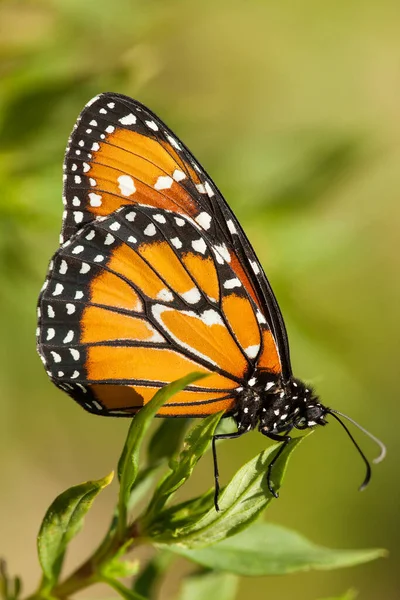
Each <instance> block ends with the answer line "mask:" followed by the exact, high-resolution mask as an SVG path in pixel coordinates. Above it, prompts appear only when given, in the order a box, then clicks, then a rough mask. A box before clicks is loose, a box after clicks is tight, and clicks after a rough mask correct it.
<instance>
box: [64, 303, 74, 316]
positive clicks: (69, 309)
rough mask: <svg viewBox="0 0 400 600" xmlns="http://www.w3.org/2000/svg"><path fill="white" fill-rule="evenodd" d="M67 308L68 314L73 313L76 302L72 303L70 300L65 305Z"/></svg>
mask: <svg viewBox="0 0 400 600" xmlns="http://www.w3.org/2000/svg"><path fill="white" fill-rule="evenodd" d="M65 308H66V309H67V314H69V315H73V314H74V312H75V310H76V308H75V304H71V302H68V303H67V304H66V305H65Z"/></svg>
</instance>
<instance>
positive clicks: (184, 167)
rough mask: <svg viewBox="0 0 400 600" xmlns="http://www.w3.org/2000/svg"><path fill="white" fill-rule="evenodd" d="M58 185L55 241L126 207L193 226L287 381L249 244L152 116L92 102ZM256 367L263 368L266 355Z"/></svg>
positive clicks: (109, 99) (112, 98)
mask: <svg viewBox="0 0 400 600" xmlns="http://www.w3.org/2000/svg"><path fill="white" fill-rule="evenodd" d="M64 179H65V185H64V203H65V205H66V210H65V212H64V221H63V229H62V238H61V239H62V241H65V240H68V239H69V238H70V237H71V236H72V235H74V233H76V231H77V230H78V229H80V228H81V227H82V226H83V225H85V224H87V223H90V222H92V221H93V220H94V219H96V218H97V217H99V216H106V215H110V214H112V213H113V212H115V211H116V210H117V209H118V208H120V207H121V206H127V205H131V206H132V205H138V204H139V205H146V206H152V207H158V208H162V209H166V210H170V211H172V212H173V213H175V214H176V215H177V216H182V217H183V216H184V217H189V218H191V219H192V220H193V221H194V222H196V224H197V226H198V227H199V228H200V229H201V230H202V235H203V237H204V239H205V240H207V241H208V242H209V243H210V244H211V246H212V248H213V252H214V254H215V252H217V253H219V254H220V255H223V256H224V257H225V259H226V260H227V261H228V262H229V264H230V267H231V269H232V270H233V271H234V273H235V274H236V276H237V278H238V279H239V280H240V281H241V283H242V285H243V286H244V288H245V289H246V291H247V293H248V295H249V296H250V297H251V298H252V300H253V301H254V302H255V303H256V305H257V306H258V308H259V309H260V310H261V312H262V313H263V314H264V315H265V318H266V320H267V322H268V323H269V325H270V328H271V330H272V332H273V336H274V339H275V343H276V346H277V349H278V353H279V358H280V363H281V371H282V374H283V377H284V379H288V378H289V377H290V375H291V367H290V357H289V347H288V342H287V335H286V330H285V325H284V322H283V318H282V315H281V312H280V309H279V306H278V304H277V301H276V299H275V297H274V295H273V292H272V290H271V287H270V285H269V282H268V280H267V278H266V276H265V273H264V272H263V269H262V267H261V265H260V263H259V261H258V259H257V257H256V255H255V253H254V250H253V248H252V247H251V244H250V242H249V241H248V239H247V237H246V235H245V234H244V232H243V230H242V228H241V226H240V224H239V223H238V221H237V219H236V218H235V216H234V215H233V213H232V211H231V210H230V208H229V206H228V205H227V204H226V202H225V200H224V199H223V197H222V195H221V193H220V192H219V190H218V188H217V187H216V186H215V184H214V183H213V181H212V180H211V179H210V177H209V176H208V175H207V173H206V172H205V171H204V169H203V168H202V167H201V165H200V164H199V163H198V162H197V161H196V159H195V158H194V157H193V155H192V154H191V153H190V151H189V150H188V148H187V147H186V146H185V145H184V144H183V143H182V142H181V141H180V140H179V139H178V138H177V137H176V136H175V135H174V134H173V133H172V132H171V130H170V129H168V127H166V125H165V124H164V123H163V122H162V121H161V120H160V119H159V118H158V117H157V116H156V115H154V113H152V112H151V111H150V110H148V109H147V108H146V107H145V106H143V105H142V104H140V103H139V102H137V101H134V100H132V99H130V98H128V97H126V96H121V95H119V94H113V93H106V94H101V95H100V96H97V97H96V98H94V99H93V100H92V101H91V102H89V103H88V105H87V106H86V107H85V109H84V110H83V112H82V113H81V115H80V117H79V119H78V122H77V124H76V126H75V129H74V131H73V133H72V135H71V137H70V140H69V145H68V148H67V153H66V157H65V174H64ZM261 362H262V364H263V365H264V364H265V365H268V362H269V359H268V356H267V355H265V356H263V357H262V361H261ZM271 364H273V359H272V362H271Z"/></svg>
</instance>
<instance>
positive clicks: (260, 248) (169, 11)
mask: <svg viewBox="0 0 400 600" xmlns="http://www.w3.org/2000/svg"><path fill="white" fill-rule="evenodd" d="M399 28H400V6H399V3H398V2H397V0H381V1H380V2H374V1H373V0H351V1H349V0H335V1H330V0H328V1H326V2H318V1H317V0H304V1H303V2H289V1H287V0H283V1H282V2H279V3H277V2H272V1H264V2H260V1H257V0H248V1H247V2H240V1H237V0H236V1H235V0H220V1H219V2H214V1H211V0H202V1H201V2H198V1H196V0H180V1H178V0H175V1H174V0H159V1H156V0H143V1H138V0H113V1H112V2H109V1H103V0H86V1H85V2H82V1H81V0H38V1H32V2H28V1H25V2H23V1H19V2H18V1H8V0H5V1H4V0H3V1H2V2H0V60H1V63H0V77H1V81H0V122H1V151H0V152H1V154H0V304H1V310H0V322H1V325H0V327H1V336H0V353H1V354H0V365H1V367H0V386H1V398H0V402H1V413H0V414H1V418H0V461H1V484H0V531H1V536H0V539H1V554H2V555H4V556H6V557H7V559H8V562H9V568H10V570H11V571H12V572H18V573H20V574H21V575H22V576H23V577H24V580H25V582H26V584H27V591H29V590H30V589H33V586H34V584H35V582H36V580H37V577H38V575H39V569H38V564H37V559H36V556H35V535H36V532H37V529H38V526H39V522H40V519H41V518H42V516H43V514H44V511H45V509H46V508H47V506H48V504H49V503H50V501H51V500H52V499H53V498H54V496H55V495H56V494H58V493H59V492H60V491H62V490H63V489H65V488H66V487H68V486H70V485H73V484H75V483H78V482H81V481H84V480H87V479H92V478H98V477H101V476H104V475H105V474H106V473H108V472H109V471H110V470H111V469H112V468H113V467H114V466H115V463H116V460H117V457H118V453H119V451H120V449H121V445H122V443H123V440H124V436H125V432H126V429H127V426H128V422H127V421H121V420H118V419H102V418H97V417H94V416H91V415H89V414H86V413H85V412H84V411H83V410H81V409H79V408H78V407H77V406H76V405H75V404H74V403H73V402H72V401H71V400H70V399H69V398H68V397H67V396H65V395H63V394H62V393H61V392H59V391H58V390H57V389H56V388H55V387H53V386H52V384H51V383H50V382H49V381H48V379H47V376H46V374H45V372H44V370H43V368H42V365H41V362H40V360H39V359H38V357H37V355H36V352H35V326H36V323H35V308H36V307H35V304H36V298H37V295H38V292H39V289H40V287H41V285H42V281H43V278H44V275H45V272H46V268H47V263H48V260H49V258H50V255H51V254H52V253H53V251H54V250H55V249H56V247H57V241H58V233H59V228H60V221H61V212H62V204H61V185H62V183H61V166H62V159H63V153H64V148H65V145H66V140H67V137H68V135H69V132H70V130H71V128H72V126H73V124H74V122H75V119H76V117H77V115H78V113H79V111H80V110H81V109H82V107H83V105H84V104H85V103H86V102H87V101H88V100H89V99H90V98H91V97H92V96H93V95H95V94H97V93H99V92H102V91H115V92H120V93H124V94H128V95H131V96H133V97H135V98H137V99H139V100H140V101H141V102H143V103H145V104H148V105H149V107H151V109H152V110H153V111H155V112H157V113H158V114H159V115H160V116H161V117H162V118H163V119H164V120H165V121H166V122H167V123H168V124H169V126H170V127H171V128H172V129H174V130H175V131H176V133H177V135H178V136H179V137H181V138H182V139H183V140H184V141H185V142H186V143H187V144H188V145H189V147H190V148H191V149H192V151H193V152H194V153H195V154H196V156H197V157H198V158H199V159H200V161H201V162H202V163H203V164H204V166H205V167H206V169H207V170H208V171H209V172H210V174H211V175H212V177H213V178H214V179H215V181H216V182H217V185H218V186H219V187H220V189H221V190H222V192H223V193H224V195H225V197H226V198H227V199H228V201H229V203H230V204H231V206H232V207H233V209H234V210H235V212H236V214H237V215H238V217H239V218H240V220H241V222H242V224H243V226H244V228H245V230H246V232H247V233H248V236H249V237H250V239H251V241H252V242H253V244H254V246H255V249H256V251H257V252H258V254H259V256H260V259H261V261H262V263H263V265H264V267H265V270H266V272H267V273H268V276H269V278H270V280H271V282H272V285H273V287H274V289H275V291H276V294H277V297H278V299H279V302H280V304H281V308H282V311H283V314H284V316H285V318H286V321H287V326H288V330H289V335H290V340H291V348H292V356H293V364H294V369H295V373H296V374H297V376H299V377H301V378H304V379H306V380H308V381H310V382H312V383H313V384H314V385H315V386H316V387H317V389H318V391H319V392H320V395H321V397H322V399H323V401H324V403H326V404H328V405H331V406H333V407H335V408H337V409H339V410H342V411H344V412H346V413H348V414H350V415H351V416H352V417H353V418H355V419H357V420H358V421H360V422H361V423H363V424H364V425H365V426H366V427H368V428H369V429H371V430H372V431H373V432H374V433H375V434H376V435H378V436H380V437H382V438H383V439H384V440H385V442H386V443H387V445H388V450H389V454H388V458H387V460H386V461H385V462H384V463H383V464H382V465H379V466H378V467H377V468H376V469H375V471H374V475H373V480H372V484H371V486H370V488H369V489H368V490H367V491H365V492H364V493H362V494H359V493H358V492H357V486H358V484H359V483H360V482H361V480H362V478H363V475H364V470H363V465H362V463H361V461H360V460H359V458H358V457H357V455H356V453H355V451H354V450H353V448H352V447H351V444H350V442H349V440H348V439H347V438H346V437H345V435H344V433H343V432H342V431H341V430H340V429H339V427H337V426H335V425H334V424H332V425H331V426H330V427H327V428H325V429H324V430H323V431H322V430H320V431H318V432H317V433H315V434H314V435H313V436H311V438H310V439H308V440H307V442H306V443H305V444H303V445H302V447H301V448H300V449H299V450H298V451H297V452H296V453H295V456H294V457H293V460H292V462H291V465H290V469H289V472H288V474H287V477H286V481H285V486H284V489H283V491H282V494H281V498H280V499H279V501H277V502H274V503H273V505H272V506H271V507H270V509H269V511H268V514H267V517H268V519H270V520H272V521H274V522H276V523H280V524H283V525H286V526H288V527H293V528H296V529H298V530H299V531H300V532H302V533H303V534H305V535H307V536H308V537H310V538H311V539H313V540H314V541H315V542H317V543H320V544H323V545H327V546H332V547H343V548H357V547H374V546H381V547H385V548H388V549H389V550H390V556H389V558H387V559H382V560H380V561H377V562H374V563H371V564H367V565H364V566H360V567H357V568H353V569H349V570H342V571H332V572H326V573H323V572H319V573H305V574H300V575H292V576H287V577H275V578H257V579H243V580H242V581H241V583H240V589H239V595H238V598H239V599H242V598H248V597H251V598H253V599H254V600H261V599H263V598H270V597H280V598H283V599H291V598H296V599H299V600H313V599H317V598H320V597H327V596H332V595H335V594H339V593H341V592H344V591H345V590H346V589H348V588H349V587H354V588H356V589H357V590H359V592H360V595H359V598H361V599H362V600H376V599H378V598H379V599H380V598H385V600H391V599H393V600H394V599H398V598H399V597H400V587H399V585H398V582H396V579H397V578H398V575H399V550H398V546H399V541H400V531H399V509H400V506H399V504H400V503H399V500H400V498H399V487H400V483H399V464H398V460H399V456H400V455H399V439H398V427H397V423H398V418H399V416H400V408H399V397H398V394H399V392H398V390H399V385H398V377H399V347H398V346H399V341H398V340H399V334H400V331H399V329H400V328H399V319H398V307H399V300H400V286H399V262H400V253H399V235H400V228H399V216H400V194H399V190H400V40H399ZM358 438H360V436H358ZM265 443H266V440H265V439H263V438H261V436H260V435H258V434H257V433H254V434H249V435H247V436H245V438H244V439H241V440H238V441H232V442H230V443H229V444H228V443H226V444H225V445H224V446H223V447H221V470H222V473H223V478H225V480H226V481H228V478H229V476H230V475H231V474H232V473H233V472H234V471H235V469H237V468H238V467H239V466H240V465H241V464H243V462H244V460H245V459H248V458H250V457H251V456H253V455H254V453H255V452H256V451H259V450H260V449H261V448H262V447H263V446H264V444H265ZM362 445H363V447H364V448H365V450H366V451H367V452H368V453H369V455H370V456H373V453H374V452H375V448H374V447H373V445H372V444H371V443H370V442H369V440H368V439H367V438H365V439H363V440H362ZM202 462H203V464H201V465H199V467H198V470H197V471H198V472H197V479H196V481H195V482H194V483H191V485H192V489H189V492H187V493H190V492H191V491H193V489H194V487H195V488H196V491H200V490H204V488H205V486H206V487H207V488H208V487H209V486H210V485H211V483H212V475H211V462H210V460H209V458H208V457H207V458H205V459H204V460H203V461H202ZM193 486H194V487H193ZM114 494H115V489H113V490H107V491H106V492H105V493H104V495H103V497H102V499H99V500H98V501H97V506H96V507H95V509H94V511H93V514H92V515H91V516H89V518H88V521H87V526H86V528H85V530H84V531H83V533H82V534H80V537H79V538H78V540H77V542H76V543H75V544H74V546H73V548H74V551H73V553H72V555H71V556H70V557H69V565H70V567H72V566H73V565H76V564H78V562H80V561H81V560H82V559H83V558H84V557H85V556H86V554H87V552H88V551H89V550H90V549H92V548H93V546H94V543H95V541H96V540H98V539H100V537H101V535H102V533H103V531H104V529H105V527H106V524H107V522H108V514H109V511H110V510H111V507H112V504H113V498H114ZM179 569H181V570H182V569H187V567H186V566H185V564H184V562H183V561H182V562H180V563H178V565H177V566H176V568H175V572H174V573H173V574H172V575H171V577H170V579H169V581H167V582H166V584H165V586H164V588H163V590H162V593H161V597H162V598H163V599H164V598H165V599H167V598H170V597H172V596H173V593H174V590H175V589H176V579H177V578H178V576H179ZM93 593H94V594H95V595H96V596H97V597H99V596H107V595H108V596H110V592H109V590H101V589H98V590H94V592H93ZM86 596H87V594H86Z"/></svg>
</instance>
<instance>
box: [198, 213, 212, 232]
mask: <svg viewBox="0 0 400 600" xmlns="http://www.w3.org/2000/svg"><path fill="white" fill-rule="evenodd" d="M195 221H197V223H198V224H199V225H200V227H203V229H210V226H211V221H212V218H211V215H209V214H208V213H206V212H201V213H200V214H199V215H197V217H196V218H195Z"/></svg>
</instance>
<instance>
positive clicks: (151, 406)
mask: <svg viewBox="0 0 400 600" xmlns="http://www.w3.org/2000/svg"><path fill="white" fill-rule="evenodd" d="M205 376H206V375H205V374H202V373H191V374H190V375H187V376H186V377H182V379H179V380H178V381H174V382H173V383H170V384H169V385H167V386H165V387H163V388H162V389H161V390H159V391H158V392H157V393H156V394H155V396H154V398H152V399H151V400H150V402H149V403H148V404H146V405H145V406H144V407H143V408H142V409H141V410H140V411H139V412H138V414H137V415H136V416H135V418H134V419H133V420H132V423H131V425H130V428H129V432H128V437H127V439H126V442H125V446H124V449H123V451H122V454H121V458H120V459H119V463H118V476H119V479H120V490H119V500H118V513H119V521H118V527H119V532H120V534H121V535H122V534H123V532H124V530H125V527H126V521H127V510H128V505H129V499H130V496H131V491H132V487H133V484H134V483H135V480H136V477H137V475H138V472H139V450H140V447H141V444H142V442H143V438H144V436H145V434H146V432H147V430H148V428H149V426H150V424H151V422H152V419H153V417H154V416H155V415H156V414H157V412H158V411H159V409H160V408H161V407H162V405H163V404H165V402H167V401H168V400H169V399H170V398H171V397H172V396H173V395H174V394H176V393H178V392H180V391H181V390H183V388H185V387H186V386H187V385H189V384H191V383H193V382H194V381H197V380H199V379H202V378H203V377H205Z"/></svg>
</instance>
